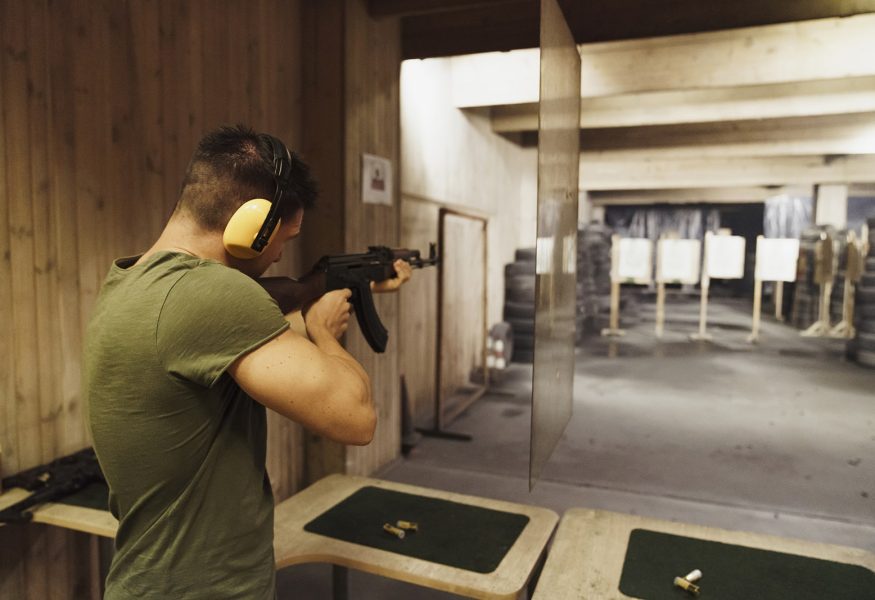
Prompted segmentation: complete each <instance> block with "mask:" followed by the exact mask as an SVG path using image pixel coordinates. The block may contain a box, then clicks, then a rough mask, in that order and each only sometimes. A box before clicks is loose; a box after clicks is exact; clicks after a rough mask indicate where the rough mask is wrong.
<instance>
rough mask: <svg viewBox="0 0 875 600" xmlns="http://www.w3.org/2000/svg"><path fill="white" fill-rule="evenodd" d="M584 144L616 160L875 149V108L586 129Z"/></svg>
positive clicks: (587, 152) (584, 150) (865, 151)
mask: <svg viewBox="0 0 875 600" xmlns="http://www.w3.org/2000/svg"><path fill="white" fill-rule="evenodd" d="M580 148H581V152H582V153H583V154H584V156H585V157H590V156H592V157H596V158H602V159H611V160H644V159H659V158H699V157H701V158H706V157H730V156H799V155H812V154H831V155H836V154H843V155H851V154H875V112H870V113H862V114H858V115H830V116H826V117H795V118H791V119H770V120H750V121H724V122H720V123H700V124H692V125H681V126H679V125H657V126H650V127H618V128H613V129H594V130H582V131H581V134H580Z"/></svg>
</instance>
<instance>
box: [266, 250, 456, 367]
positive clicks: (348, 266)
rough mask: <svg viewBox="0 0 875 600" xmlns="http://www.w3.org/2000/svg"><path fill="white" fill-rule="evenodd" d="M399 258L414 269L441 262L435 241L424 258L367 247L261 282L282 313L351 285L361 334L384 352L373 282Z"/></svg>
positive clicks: (390, 271) (391, 271) (383, 332)
mask: <svg viewBox="0 0 875 600" xmlns="http://www.w3.org/2000/svg"><path fill="white" fill-rule="evenodd" d="M399 258H400V259H402V260H405V261H407V262H408V263H410V266H412V267H413V268H414V269H422V268H424V267H429V266H432V265H437V264H440V258H439V257H438V256H437V252H436V249H435V245H434V244H430V245H429V253H428V258H422V257H421V256H420V254H419V250H408V249H407V248H388V247H386V246H368V251H367V252H365V253H362V254H337V255H330V256H323V257H322V258H320V259H319V261H318V262H317V263H316V265H315V266H314V267H313V268H312V269H311V270H310V272H309V273H307V274H306V275H304V276H303V277H300V278H298V279H294V278H292V277H262V278H260V279H259V280H258V283H259V284H261V286H262V287H263V288H264V289H265V290H267V293H268V294H270V295H271V297H272V298H273V299H274V300H276V301H277V304H279V307H280V310H282V311H283V314H285V313H290V312H292V311H295V310H301V309H302V308H304V307H305V306H306V305H307V304H309V303H310V302H313V301H314V300H316V299H318V298H321V297H322V296H323V295H324V294H326V293H327V292H330V291H332V290H340V289H344V288H349V289H350V290H351V291H352V297H351V298H350V303H351V304H352V305H353V307H354V308H355V316H356V319H357V320H358V323H359V327H360V328H361V330H362V334H363V335H364V336H365V339H366V340H367V341H368V344H369V345H370V346H371V348H373V350H374V352H385V351H386V342H387V341H388V339H389V332H388V331H386V328H385V327H384V326H383V323H382V322H381V321H380V316H379V315H378V314H377V309H376V307H375V306H374V299H373V296H371V282H372V281H377V282H378V281H384V280H386V279H391V278H392V277H395V275H396V273H395V269H394V268H393V267H392V263H394V262H395V261H396V260H398V259H399Z"/></svg>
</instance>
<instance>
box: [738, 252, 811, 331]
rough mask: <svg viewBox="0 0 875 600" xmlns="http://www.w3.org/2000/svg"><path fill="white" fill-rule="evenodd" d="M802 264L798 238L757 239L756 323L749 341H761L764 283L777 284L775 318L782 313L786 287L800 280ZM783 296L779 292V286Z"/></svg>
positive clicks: (755, 272) (754, 294) (754, 300)
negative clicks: (800, 265)
mask: <svg viewBox="0 0 875 600" xmlns="http://www.w3.org/2000/svg"><path fill="white" fill-rule="evenodd" d="M798 262H799V240H797V239H767V238H764V237H763V236H761V235H760V236H757V248H756V267H755V270H754V289H753V324H752V325H751V332H750V335H749V336H748V338H747V341H748V342H750V343H755V342H757V341H758V340H759V335H760V313H761V312H762V302H763V282H764V281H774V282H776V285H775V304H776V306H775V316H776V318H777V317H778V316H779V315H780V312H781V303H782V302H783V284H784V282H788V283H792V282H794V281H796V264H797V263H798ZM779 285H780V286H781V293H780V294H779V293H778V286H779Z"/></svg>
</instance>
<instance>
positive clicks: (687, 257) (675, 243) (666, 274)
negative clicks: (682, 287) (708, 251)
mask: <svg viewBox="0 0 875 600" xmlns="http://www.w3.org/2000/svg"><path fill="white" fill-rule="evenodd" d="M657 252H658V253H659V259H658V260H657V261H656V268H657V271H656V281H660V282H662V283H699V273H700V266H701V262H702V242H700V241H699V240H673V239H664V240H659V243H658V245H657Z"/></svg>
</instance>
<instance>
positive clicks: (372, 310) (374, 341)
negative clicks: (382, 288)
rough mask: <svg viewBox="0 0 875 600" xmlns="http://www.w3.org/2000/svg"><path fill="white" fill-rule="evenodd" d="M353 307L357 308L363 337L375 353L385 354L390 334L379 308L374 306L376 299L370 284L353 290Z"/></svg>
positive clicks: (358, 286) (361, 285)
mask: <svg viewBox="0 0 875 600" xmlns="http://www.w3.org/2000/svg"><path fill="white" fill-rule="evenodd" d="M352 305H353V307H354V308H355V317H356V319H358V322H359V328H360V329H361V330H362V335H364V336H365V339H366V340H367V341H368V344H369V345H370V346H371V348H372V349H373V350H374V352H385V351H386V342H388V341H389V332H388V331H386V328H385V327H384V326H383V323H382V321H380V316H379V315H378V314H377V307H376V306H374V297H373V296H372V295H371V285H370V282H368V281H365V282H364V283H362V284H359V285H357V286H355V287H354V288H352Z"/></svg>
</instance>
